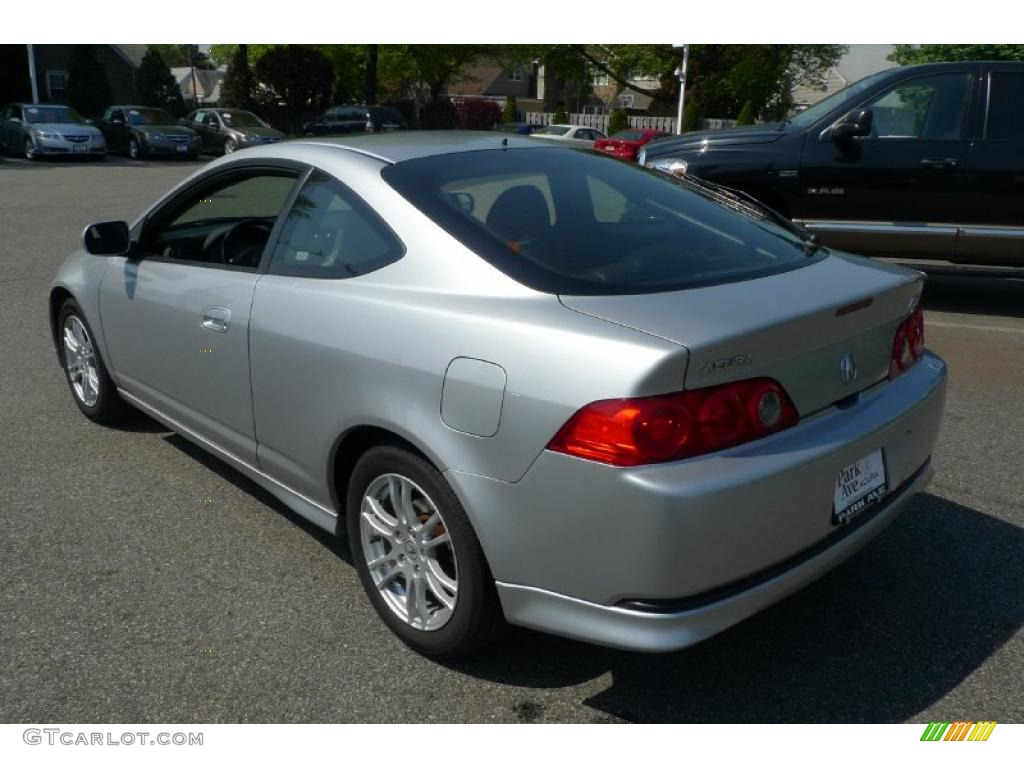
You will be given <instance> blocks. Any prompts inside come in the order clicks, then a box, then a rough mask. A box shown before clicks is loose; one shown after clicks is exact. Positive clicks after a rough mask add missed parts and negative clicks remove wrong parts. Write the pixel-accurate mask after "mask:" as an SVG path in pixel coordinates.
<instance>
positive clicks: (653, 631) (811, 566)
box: [447, 353, 946, 651]
mask: <svg viewBox="0 0 1024 768" xmlns="http://www.w3.org/2000/svg"><path fill="white" fill-rule="evenodd" d="M945 380H946V367H945V364H944V363H943V362H942V361H941V360H940V359H939V358H937V357H935V356H934V355H931V354H928V353H926V354H925V356H924V358H923V359H922V360H921V361H920V362H919V363H918V364H917V365H915V366H914V367H913V368H912V369H911V370H910V371H908V372H907V373H905V374H903V375H902V376H900V377H899V378H898V379H896V380H894V381H891V382H885V383H883V384H880V385H877V386H876V387H874V388H872V389H870V390H868V391H866V392H864V393H862V394H861V395H860V397H859V398H857V399H856V402H852V403H845V404H844V406H843V407H841V408H840V407H833V408H831V409H829V410H828V411H826V412H824V413H821V414H818V415H816V416H814V417H811V418H808V419H805V420H804V421H803V422H802V423H801V424H800V425H798V426H797V427H794V428H792V429H790V430H787V431H785V432H782V433H779V434H777V435H773V436H771V437H768V438H765V439H762V440H758V441H756V442H754V443H749V444H746V445H742V446H737V447H736V448H733V449H730V450H727V451H722V452H719V453H716V454H711V455H708V456H704V457H697V458H694V459H690V460H687V461H682V462H673V463H667V464H658V465H652V466H647V467H640V468H631V469H616V468H611V467H607V466H604V465H600V464H596V463H594V462H589V461H584V460H581V459H575V458H571V457H568V456H564V455H561V454H556V453H552V452H549V451H545V452H544V453H542V454H541V456H540V457H539V458H538V459H537V461H536V462H535V463H534V465H533V466H532V467H531V468H530V470H529V471H528V472H527V473H526V475H525V476H524V477H523V479H522V480H520V481H519V482H517V483H500V482H497V481H494V480H491V479H488V478H480V477H479V476H475V475H468V474H464V473H459V472H455V471H449V472H448V473H447V476H448V477H449V480H450V481H451V482H452V485H453V487H455V488H456V492H457V493H459V494H460V497H461V498H462V499H463V502H464V504H465V506H466V508H467V511H468V512H469V515H470V517H471V519H472V520H473V523H474V526H475V528H476V530H477V532H478V534H479V536H480V540H481V544H482V545H483V547H484V551H485V553H486V554H487V557H488V561H489V563H490V565H491V570H492V572H493V574H494V577H495V580H496V582H497V583H498V590H499V595H500V596H501V600H502V606H503V608H504V611H505V615H506V617H507V618H508V620H509V621H511V622H512V623H516V624H521V625H524V626H529V627H533V628H536V629H542V630H546V631H550V632H555V633H558V634H563V635H568V636H570V637H575V638H579V639H584V640H589V641H593V642H599V643H604V644H607V645H613V646H617V647H622V648H632V649H638V650H648V651H668V650H672V649H675V648H680V647H684V646H686V645H690V644H692V643H695V642H698V641H700V640H702V639H704V638H705V637H708V636H710V635H712V634H714V633H716V632H719V631H721V630H723V629H725V628H727V627H729V626H730V625H732V624H735V623H736V622H738V621H740V620H742V619H743V618H745V617H746V616H749V615H750V614H752V613H754V612H756V611H758V610H760V609H761V608H763V607H765V606H767V605H769V604H771V603H772V602H775V601H776V600H779V599H780V598H782V597H784V596H785V595H787V594H789V593H791V592H793V591H794V590H796V589H799V588H800V587H801V586H803V585H804V584H806V583H808V582H809V581H811V580H813V579H815V578H817V577H818V576H820V575H821V574H823V573H825V572H826V571H827V570H829V569H831V568H832V567H834V566H835V565H837V564H838V563H840V562H842V560H844V559H845V558H846V557H848V556H849V555H851V554H852V553H853V552H855V551H856V550H857V549H859V548H860V547H861V546H863V545H864V544H865V543H866V542H867V541H869V540H870V539H871V538H873V537H874V536H875V535H876V534H877V533H878V532H880V531H881V530H882V529H883V528H884V527H885V525H886V524H887V523H888V522H890V521H891V520H892V519H893V518H895V517H896V515H898V514H899V512H900V511H901V510H903V509H904V508H905V507H906V505H907V503H908V502H909V500H910V498H911V497H912V495H913V494H914V493H915V492H917V491H919V490H920V489H922V488H923V487H924V486H925V484H926V483H927V481H928V479H929V478H930V475H931V467H930V462H929V459H930V456H931V452H932V448H933V446H934V443H935V440H936V437H937V435H938V429H939V424H940V421H941V416H942V409H943V405H944V401H945ZM879 448H881V449H882V451H883V453H884V460H885V465H886V475H887V481H888V486H889V488H890V489H893V490H891V491H890V492H889V493H888V494H887V495H886V496H885V497H884V499H883V501H882V502H880V503H879V504H878V505H877V506H876V507H874V508H873V509H871V510H868V511H866V512H864V513H863V514H862V515H861V516H860V517H855V518H854V519H853V520H852V521H851V522H850V523H848V524H847V525H846V526H835V525H833V523H832V499H833V492H834V488H835V481H836V476H837V474H838V472H839V470H840V469H842V468H844V467H846V466H848V465H850V464H852V463H853V462H855V461H857V460H858V459H861V458H863V457H865V456H866V455H868V454H869V453H871V452H873V451H876V450H878V449H879Z"/></svg>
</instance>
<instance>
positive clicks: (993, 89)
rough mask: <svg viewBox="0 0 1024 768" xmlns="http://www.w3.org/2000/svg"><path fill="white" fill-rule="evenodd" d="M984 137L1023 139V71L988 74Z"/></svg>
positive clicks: (1000, 139) (990, 138) (995, 139)
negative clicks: (986, 115)
mask: <svg viewBox="0 0 1024 768" xmlns="http://www.w3.org/2000/svg"><path fill="white" fill-rule="evenodd" d="M985 138H986V139H989V140H992V141H1014V140H1016V141H1022V140H1024V72H993V73H992V74H991V75H989V102H988V118H987V119H986V121H985Z"/></svg>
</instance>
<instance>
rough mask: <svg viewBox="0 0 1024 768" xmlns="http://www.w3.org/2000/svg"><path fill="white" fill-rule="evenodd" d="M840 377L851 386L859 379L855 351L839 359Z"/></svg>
mask: <svg viewBox="0 0 1024 768" xmlns="http://www.w3.org/2000/svg"><path fill="white" fill-rule="evenodd" d="M839 378H840V379H842V380H843V384H845V385H846V386H850V385H851V384H853V382H855V381H856V380H857V359H856V358H855V357H854V356H853V352H848V353H847V354H845V355H843V357H842V359H841V360H840V361H839Z"/></svg>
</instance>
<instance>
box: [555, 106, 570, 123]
mask: <svg viewBox="0 0 1024 768" xmlns="http://www.w3.org/2000/svg"><path fill="white" fill-rule="evenodd" d="M553 122H556V123H568V122H569V115H567V114H566V112H565V104H559V105H558V108H557V109H556V110H555V119H554V121H553Z"/></svg>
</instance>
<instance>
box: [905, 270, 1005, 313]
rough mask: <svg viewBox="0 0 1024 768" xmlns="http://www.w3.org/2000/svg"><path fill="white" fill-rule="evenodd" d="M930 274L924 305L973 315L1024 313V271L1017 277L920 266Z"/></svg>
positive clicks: (925, 289)
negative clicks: (940, 269)
mask: <svg viewBox="0 0 1024 768" xmlns="http://www.w3.org/2000/svg"><path fill="white" fill-rule="evenodd" d="M918 269H922V271H924V272H926V273H927V274H928V281H927V282H926V283H925V287H924V300H923V305H924V308H925V309H932V310H935V311H937V312H960V313H964V314H971V315H1001V316H1003V317H1024V279H1021V278H1024V272H1018V273H1017V274H1018V276H1016V277H1010V276H1006V277H988V276H981V275H979V274H973V275H972V274H969V273H967V274H964V273H959V274H949V273H945V272H942V271H933V270H931V269H929V268H927V267H918Z"/></svg>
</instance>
